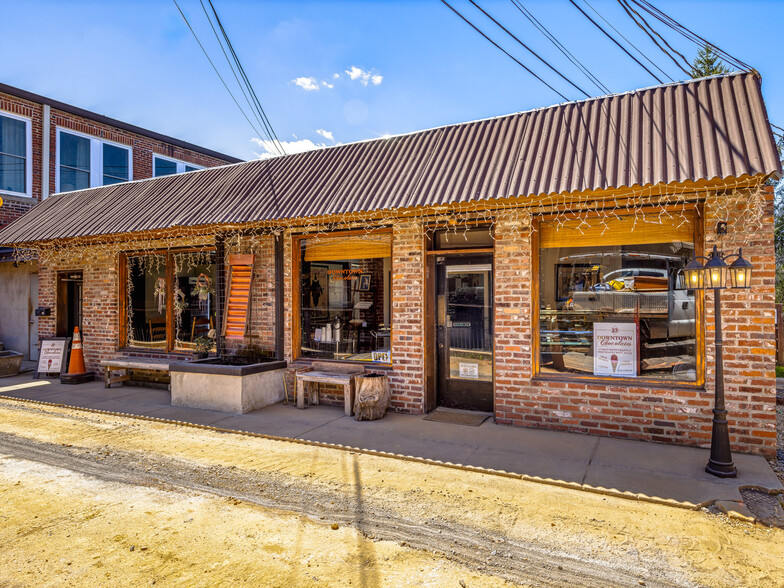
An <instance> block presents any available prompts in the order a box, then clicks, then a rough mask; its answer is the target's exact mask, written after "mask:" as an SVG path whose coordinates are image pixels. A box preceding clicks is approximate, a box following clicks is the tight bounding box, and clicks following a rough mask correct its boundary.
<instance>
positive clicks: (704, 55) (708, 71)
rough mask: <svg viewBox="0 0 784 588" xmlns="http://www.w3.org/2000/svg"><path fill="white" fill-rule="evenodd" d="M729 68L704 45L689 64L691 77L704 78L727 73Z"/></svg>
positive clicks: (710, 48)
mask: <svg viewBox="0 0 784 588" xmlns="http://www.w3.org/2000/svg"><path fill="white" fill-rule="evenodd" d="M729 71H730V68H728V67H727V66H726V65H724V62H723V61H722V60H721V59H720V58H719V55H718V53H716V51H715V50H714V49H713V47H711V46H710V45H705V47H703V48H702V49H700V51H699V53H697V57H695V58H694V61H692V62H691V77H693V78H704V77H705V76H713V75H716V74H724V73H728V72H729Z"/></svg>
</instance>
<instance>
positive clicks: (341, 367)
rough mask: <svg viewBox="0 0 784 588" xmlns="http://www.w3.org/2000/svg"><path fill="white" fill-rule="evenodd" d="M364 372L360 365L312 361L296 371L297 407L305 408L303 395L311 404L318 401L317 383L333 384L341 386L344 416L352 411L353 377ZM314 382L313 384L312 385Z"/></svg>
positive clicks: (349, 414)
mask: <svg viewBox="0 0 784 588" xmlns="http://www.w3.org/2000/svg"><path fill="white" fill-rule="evenodd" d="M364 373H365V368H364V367H362V366H355V365H346V364H339V363H330V362H326V361H314V362H313V363H312V364H311V366H310V367H309V368H305V369H303V370H299V371H297V373H296V374H295V377H296V382H297V386H296V387H297V408H305V395H306V394H307V395H308V398H309V400H310V403H311V404H318V403H319V387H318V385H319V384H333V385H336V386H340V387H342V388H343V407H344V412H345V414H346V416H351V415H352V414H353V413H354V378H355V377H356V376H361V375H362V374H364ZM314 384H315V386H314Z"/></svg>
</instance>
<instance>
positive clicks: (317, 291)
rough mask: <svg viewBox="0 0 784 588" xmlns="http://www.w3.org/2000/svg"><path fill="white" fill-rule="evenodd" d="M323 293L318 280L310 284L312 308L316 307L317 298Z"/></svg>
mask: <svg viewBox="0 0 784 588" xmlns="http://www.w3.org/2000/svg"><path fill="white" fill-rule="evenodd" d="M323 293H324V288H323V287H322V286H321V282H319V280H318V278H316V279H315V280H312V281H311V282H310V297H311V299H312V300H313V308H315V307H317V306H318V301H319V298H321V295H322V294H323Z"/></svg>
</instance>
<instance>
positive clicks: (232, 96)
mask: <svg viewBox="0 0 784 588" xmlns="http://www.w3.org/2000/svg"><path fill="white" fill-rule="evenodd" d="M172 2H174V5H175V6H176V7H177V10H178V11H179V12H180V16H182V19H183V20H184V21H185V24H186V25H188V29H189V30H190V31H191V34H192V35H193V38H194V39H196V42H197V43H198V44H199V47H200V48H201V50H202V53H204V56H205V57H206V58H207V61H209V62H210V65H211V66H212V69H213V70H214V71H215V74H216V75H217V76H218V78H219V79H220V81H221V83H222V84H223V87H224V88H226V91H227V92H228V93H229V96H231V99H232V100H233V101H234V104H236V105H237V108H238V109H239V111H240V112H241V113H242V116H243V117H244V118H245V120H246V121H248V124H249V125H250V126H251V128H252V129H253V130H254V131H255V132H256V133H257V134H258V135H259V136H261V134H262V133H261V132H259V130H258V129H257V128H256V125H254V124H253V123H252V122H251V120H250V118H248V115H247V114H246V113H245V111H244V110H243V108H242V106H240V103H239V102H237V99H236V98H235V97H234V94H233V93H232V91H231V90H230V89H229V86H228V85H227V84H226V81H225V80H224V79H223V76H222V75H221V74H220V72H219V71H218V68H217V67H215V64H214V63H213V61H212V59H210V56H209V54H208V53H207V50H206V49H205V48H204V45H202V43H201V41H200V40H199V37H198V35H197V34H196V31H194V30H193V27H191V23H190V22H188V18H187V17H186V16H185V13H184V12H183V11H182V9H181V8H180V5H179V4H177V0H172Z"/></svg>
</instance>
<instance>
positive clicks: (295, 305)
mask: <svg viewBox="0 0 784 588" xmlns="http://www.w3.org/2000/svg"><path fill="white" fill-rule="evenodd" d="M368 234H372V235H389V236H390V247H391V248H394V242H393V241H394V238H393V232H392V228H391V227H379V228H376V229H371V230H369V231H367V230H364V229H362V230H353V231H335V232H332V233H326V234H319V235H318V237H319V238H320V239H329V238H330V237H346V236H349V235H368ZM316 236H317V235H313V234H312V233H305V234H297V235H291V359H292V361H333V362H340V363H347V364H355V365H363V366H366V367H372V368H373V369H391V368H392V366H393V364H394V361H395V355H394V353H392V361H391V362H390V363H380V362H375V361H358V360H354V359H322V360H319V359H318V358H313V357H302V291H301V288H300V285H301V277H302V276H301V271H302V242H303V241H306V240H307V239H313V238H314V237H316ZM390 262H391V263H392V264H394V251H393V252H392V254H391V255H390ZM392 274H393V275H394V271H393V272H392ZM393 284H394V278H393V277H392V276H390V280H389V290H390V295H391V294H392V289H393ZM389 317H390V321H389V323H390V324H389V333H390V352H391V351H392V350H391V342H392V339H394V337H392V333H394V329H395V313H394V309H393V308H392V306H391V301H390V311H389Z"/></svg>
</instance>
